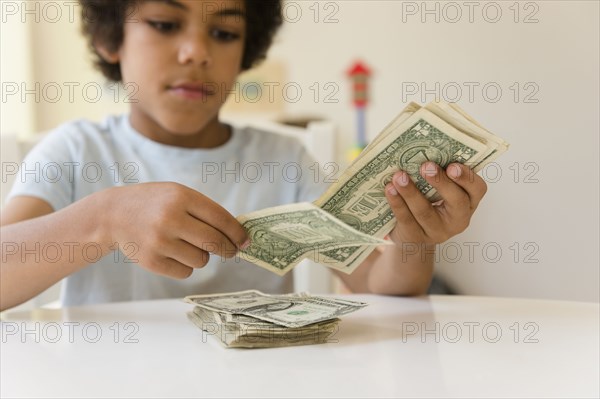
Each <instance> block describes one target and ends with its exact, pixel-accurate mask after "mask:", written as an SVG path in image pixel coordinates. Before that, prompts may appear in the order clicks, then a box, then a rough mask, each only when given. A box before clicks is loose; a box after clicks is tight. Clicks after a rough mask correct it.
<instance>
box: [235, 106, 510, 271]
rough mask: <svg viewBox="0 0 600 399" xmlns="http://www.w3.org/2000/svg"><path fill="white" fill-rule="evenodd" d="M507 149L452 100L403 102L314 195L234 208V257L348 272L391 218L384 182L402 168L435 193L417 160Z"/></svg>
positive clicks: (380, 239)
mask: <svg viewBox="0 0 600 399" xmlns="http://www.w3.org/2000/svg"><path fill="white" fill-rule="evenodd" d="M507 149H508V143H506V142H505V141H504V140H502V139H501V138H499V137H497V136H495V135H494V134H492V133H491V132H489V131H488V130H486V129H485V128H484V127H483V126H481V125H480V124H479V123H478V122H476V121H475V120H474V119H473V118H472V117H471V116H469V115H468V114H467V113H466V112H465V111H463V110H462V109H460V108H459V107H458V106H457V105H456V104H449V103H445V102H434V103H429V104H427V105H425V106H424V107H421V106H419V105H418V104H415V103H410V104H409V105H408V106H407V107H406V108H405V109H404V110H403V111H402V112H401V113H400V114H399V115H398V116H397V117H396V118H395V119H394V120H393V121H392V122H391V123H390V124H388V125H387V126H386V127H385V128H384V129H383V131H382V132H381V133H380V134H379V135H378V136H377V137H375V139H374V140H373V141H372V142H371V143H370V144H369V145H368V146H367V147H366V148H365V149H364V150H363V151H362V152H361V153H360V155H359V156H358V158H357V159H355V160H354V161H353V162H352V164H350V166H349V167H348V168H347V169H346V170H345V171H344V172H343V173H342V175H341V176H340V177H339V178H338V179H337V180H336V181H335V183H334V184H333V185H332V186H331V187H330V188H329V189H328V190H327V191H326V192H325V193H324V194H323V195H322V196H321V197H320V198H319V199H317V200H316V201H315V202H313V203H298V204H291V205H284V206H279V207H274V208H268V209H263V210H260V211H257V212H253V213H250V214H246V215H241V216H238V218H237V219H238V221H239V222H240V223H241V224H242V225H243V226H244V228H246V230H247V231H248V233H249V236H250V239H251V240H252V244H251V245H250V246H249V247H248V248H246V249H244V250H243V251H240V257H241V258H243V259H245V260H248V261H250V262H252V263H254V264H256V265H258V266H261V267H264V268H265V269H267V270H269V271H272V272H273V273H276V274H278V275H284V274H285V273H287V272H289V271H290V270H292V269H293V268H294V267H295V266H296V265H297V264H299V263H300V262H301V261H302V260H303V259H310V260H312V261H313V262H316V263H321V264H323V265H325V266H328V267H330V268H333V269H336V270H339V271H341V272H343V273H347V274H350V273H352V272H353V271H354V270H355V269H356V267H358V266H359V265H360V264H361V263H362V261H363V260H364V259H365V258H366V257H367V256H368V255H369V254H370V253H371V252H372V251H373V250H374V249H375V248H376V247H377V246H379V245H386V244H389V241H386V240H384V237H385V236H386V235H387V234H388V233H389V232H390V231H391V230H392V229H393V228H394V225H395V223H396V219H395V217H394V215H393V213H392V210H391V208H390V206H389V204H388V202H387V199H386V197H385V193H384V189H385V186H386V184H388V183H389V182H390V181H391V178H392V176H393V174H394V173H396V172H397V171H399V170H403V171H405V172H407V173H408V174H409V175H410V177H411V179H412V180H413V181H414V183H415V184H416V186H417V187H418V188H419V190H420V191H421V192H422V193H423V195H425V197H426V198H428V199H429V200H430V201H431V202H437V201H439V200H441V199H443V198H441V197H440V195H439V194H438V193H437V191H436V190H435V188H433V187H432V186H431V185H429V183H427V181H426V180H425V179H424V178H423V177H422V176H421V175H420V173H419V170H420V167H421V165H422V164H423V163H425V162H427V161H433V162H435V163H437V164H438V165H440V166H441V167H443V168H446V166H448V165H449V164H451V163H454V162H458V163H461V164H464V165H467V166H469V167H470V168H471V169H472V170H473V172H474V173H477V172H478V171H480V170H481V169H482V168H483V167H485V166H486V165H487V164H489V163H490V162H492V161H494V160H495V159H496V158H498V157H499V156H500V155H501V154H502V153H504V152H505V151H506V150H507Z"/></svg>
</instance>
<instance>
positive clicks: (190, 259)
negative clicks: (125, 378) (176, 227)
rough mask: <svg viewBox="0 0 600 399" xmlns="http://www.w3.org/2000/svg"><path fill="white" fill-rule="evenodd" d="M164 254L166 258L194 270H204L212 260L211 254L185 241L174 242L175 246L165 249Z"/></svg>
mask: <svg viewBox="0 0 600 399" xmlns="http://www.w3.org/2000/svg"><path fill="white" fill-rule="evenodd" d="M164 254H165V256H166V257H168V258H171V259H174V260H176V261H177V262H179V263H181V264H183V265H185V266H188V267H191V268H194V269H198V268H202V267H204V266H206V264H207V263H208V260H209V259H210V254H209V253H208V252H207V251H205V250H202V249H200V248H198V247H196V246H194V245H192V244H190V243H188V242H186V241H184V240H176V241H174V245H173V246H172V247H170V248H165V250H164Z"/></svg>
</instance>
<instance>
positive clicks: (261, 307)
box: [184, 290, 367, 348]
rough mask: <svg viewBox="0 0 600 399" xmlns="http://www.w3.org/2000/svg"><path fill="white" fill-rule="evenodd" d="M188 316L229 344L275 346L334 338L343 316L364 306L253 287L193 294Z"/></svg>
mask: <svg viewBox="0 0 600 399" xmlns="http://www.w3.org/2000/svg"><path fill="white" fill-rule="evenodd" d="M184 300H185V301H186V302H188V303H190V304H193V305H195V307H194V309H193V311H191V312H188V313H187V316H188V318H189V319H190V320H191V321H192V322H193V323H194V324H195V325H196V326H198V327H199V328H200V329H201V330H203V338H204V337H209V336H211V337H214V338H213V339H218V340H219V342H221V343H222V344H223V345H224V346H225V347H227V348H271V347H278V346H292V345H310V344H321V343H326V342H335V339H334V338H333V337H334V335H335V333H336V332H337V328H338V323H339V321H340V319H339V317H340V316H342V315H345V314H348V313H350V312H354V311H356V310H358V309H361V308H362V307H364V306H366V305H367V304H366V303H362V302H356V301H350V300H346V299H338V298H327V297H318V296H311V295H308V294H293V295H266V294H263V293H262V292H259V291H255V290H249V291H240V292H232V293H227V294H215V295H192V296H188V297H185V298H184Z"/></svg>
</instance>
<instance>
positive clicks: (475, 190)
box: [446, 163, 487, 211]
mask: <svg viewBox="0 0 600 399" xmlns="http://www.w3.org/2000/svg"><path fill="white" fill-rule="evenodd" d="M446 174H447V175H448V176H449V177H450V178H451V179H452V181H454V182H455V183H456V184H458V185H459V186H460V187H462V189H463V190H464V191H465V192H466V193H467V194H468V195H469V201H470V204H471V211H474V210H475V209H477V206H478V205H479V202H480V201H481V199H482V198H483V196H484V195H485V193H486V192H487V184H486V182H485V180H483V179H482V178H481V176H479V175H477V174H476V173H475V172H473V170H472V169H471V168H469V167H468V166H465V165H462V164H460V163H452V164H450V165H448V167H447V168H446Z"/></svg>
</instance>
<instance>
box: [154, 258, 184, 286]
mask: <svg viewBox="0 0 600 399" xmlns="http://www.w3.org/2000/svg"><path fill="white" fill-rule="evenodd" d="M147 268H148V269H149V270H150V271H152V272H153V273H156V274H159V275H161V276H166V277H171V278H176V279H180V280H181V279H184V278H188V277H189V276H191V275H192V272H193V271H194V270H193V269H192V268H191V267H188V266H186V265H184V264H182V263H180V262H178V261H176V260H175V259H171V258H166V257H161V258H158V259H156V260H155V261H153V262H150V264H149V265H148V266H147Z"/></svg>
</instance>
